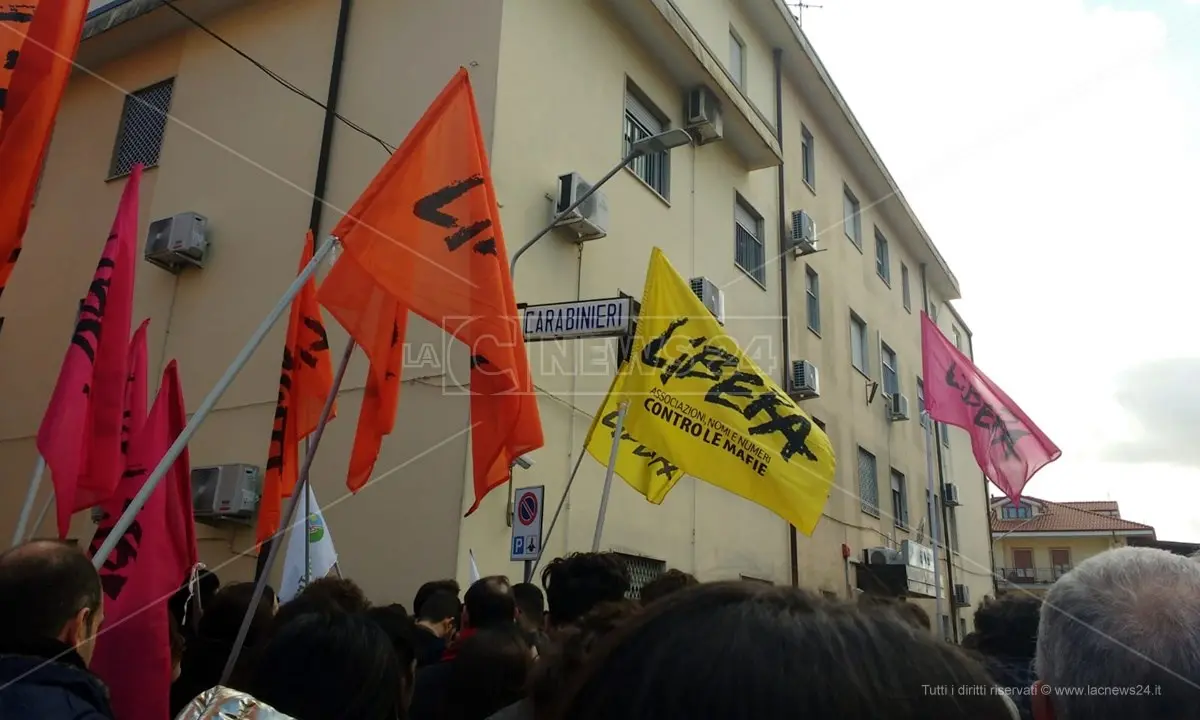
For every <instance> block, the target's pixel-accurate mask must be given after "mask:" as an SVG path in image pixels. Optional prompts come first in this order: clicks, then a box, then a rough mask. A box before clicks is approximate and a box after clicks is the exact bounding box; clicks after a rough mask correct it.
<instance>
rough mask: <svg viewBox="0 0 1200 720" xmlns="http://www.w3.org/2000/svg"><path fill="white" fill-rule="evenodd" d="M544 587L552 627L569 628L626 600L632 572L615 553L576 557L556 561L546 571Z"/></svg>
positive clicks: (579, 554)
mask: <svg viewBox="0 0 1200 720" xmlns="http://www.w3.org/2000/svg"><path fill="white" fill-rule="evenodd" d="M542 587H544V588H546V602H547V604H548V605H549V610H550V622H551V624H553V625H565V624H567V623H571V622H575V621H576V620H578V619H579V618H581V617H583V616H584V615H585V614H586V613H587V612H588V611H589V610H591V609H592V608H594V607H596V606H597V605H599V604H600V603H605V602H616V601H618V600H621V599H622V598H624V597H625V593H627V592H629V570H628V569H627V568H626V567H625V563H624V561H622V560H621V558H620V556H618V555H617V554H615V553H591V552H589V553H572V554H570V555H568V556H566V557H561V558H554V559H553V560H551V561H550V564H549V565H547V566H546V568H545V569H544V570H542Z"/></svg>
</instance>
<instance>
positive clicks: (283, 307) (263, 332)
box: [92, 235, 337, 569]
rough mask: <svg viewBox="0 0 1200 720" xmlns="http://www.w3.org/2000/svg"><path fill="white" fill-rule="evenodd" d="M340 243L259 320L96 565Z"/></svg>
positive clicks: (327, 247)
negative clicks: (323, 261)
mask: <svg viewBox="0 0 1200 720" xmlns="http://www.w3.org/2000/svg"><path fill="white" fill-rule="evenodd" d="M336 244H337V238H335V237H334V236H332V235H330V236H329V237H328V238H327V239H326V240H325V242H324V243H323V244H322V245H321V248H320V249H319V250H317V252H316V254H315V255H313V258H312V260H310V261H309V262H308V265H306V266H304V269H303V270H301V271H300V274H299V275H297V276H296V278H295V279H294V280H293V281H292V284H291V286H289V287H288V289H287V290H286V291H284V293H283V297H281V298H279V302H278V303H276V304H275V307H274V308H272V309H271V312H269V313H268V314H267V317H266V318H265V319H264V320H263V321H262V323H261V324H259V326H258V329H257V330H255V331H254V334H253V335H251V336H250V340H248V341H247V342H246V345H245V347H243V348H242V350H241V352H239V353H238V354H237V357H236V358H234V360H233V363H232V364H231V365H230V366H229V368H228V369H226V370H225V374H224V375H222V376H221V379H220V380H218V381H217V384H216V385H215V386H213V389H212V390H210V391H209V393H208V396H207V397H205V398H204V400H203V401H202V402H201V403H200V407H199V408H197V409H196V412H195V413H194V414H193V415H192V417H191V419H190V420H188V424H187V427H185V428H184V429H183V432H181V433H179V437H177V438H175V442H174V443H172V444H171V447H170V448H168V449H167V454H166V455H164V456H163V458H162V460H160V461H159V463H158V467H156V468H154V472H152V473H150V477H148V478H146V482H145V483H144V484H143V485H142V489H141V490H139V491H138V494H137V495H135V496H134V497H133V500H132V501H131V502H130V503H129V507H127V508H125V512H124V513H122V514H121V517H119V518H117V522H116V524H115V525H113V528H112V532H110V533H109V535H108V537H107V538H105V539H104V544H103V545H101V546H100V549H99V550H97V551H96V554H95V555H94V556H93V557H92V565H94V566H95V567H96V568H97V569H99V568H100V567H101V566H103V565H104V561H105V560H107V559H108V556H109V555H111V554H112V551H113V549H114V548H116V546H117V543H118V542H120V541H121V538H122V537H124V535H125V533H126V531H128V530H129V526H130V525H132V524H133V519H134V518H135V517H137V514H138V511H140V510H141V509H142V506H143V505H145V504H146V501H147V500H149V499H150V495H151V494H153V492H154V488H155V487H157V486H158V483H159V482H160V481H161V480H162V479H163V477H165V476H166V474H167V472H168V471H169V470H170V469H171V466H172V465H173V464H174V463H175V460H176V458H178V457H179V456H180V454H182V453H183V450H184V448H186V447H187V444H188V443H189V442H190V441H191V439H192V436H193V435H195V434H196V430H198V429H199V428H200V424H201V423H202V422H204V420H205V419H206V418H207V417H208V414H209V413H211V412H212V410H213V408H214V407H215V406H216V404H217V401H218V400H220V399H221V396H222V395H224V394H225V391H226V390H228V389H229V386H230V385H232V384H233V380H234V378H236V377H237V376H238V373H240V372H241V371H242V368H243V367H245V366H246V363H247V362H248V361H249V360H250V356H252V355H253V354H254V352H255V351H256V350H258V346H259V345H262V342H263V340H265V339H266V337H267V333H269V332H271V328H272V327H274V325H275V323H276V322H278V321H279V318H280V316H282V315H283V313H284V312H285V311H287V309H288V308H289V307H290V306H291V304H292V300H294V299H295V298H296V296H297V295H298V294H300V289H301V288H302V287H304V284H305V283H307V282H308V279H309V278H311V277H312V276H313V274H314V273H316V271H317V266H318V265H319V264H320V262H321V260H323V259H324V258H325V256H326V255H328V254H329V253H330V252H331V251H332V250H333V247H334V245H336Z"/></svg>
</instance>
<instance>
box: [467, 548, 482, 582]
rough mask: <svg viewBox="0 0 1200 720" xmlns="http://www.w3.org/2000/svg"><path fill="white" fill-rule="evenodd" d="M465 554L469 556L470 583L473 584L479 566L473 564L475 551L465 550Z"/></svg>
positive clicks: (476, 577) (476, 578) (477, 577)
mask: <svg viewBox="0 0 1200 720" xmlns="http://www.w3.org/2000/svg"><path fill="white" fill-rule="evenodd" d="M467 554H469V555H470V556H471V584H472V585H474V584H475V581H476V580H478V579H479V566H478V565H476V564H475V551H474V550H467Z"/></svg>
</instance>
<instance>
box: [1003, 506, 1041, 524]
mask: <svg viewBox="0 0 1200 720" xmlns="http://www.w3.org/2000/svg"><path fill="white" fill-rule="evenodd" d="M1000 512H1001V514H1000V517H1002V518H1004V519H1005V520H1026V519H1028V518H1031V517H1033V508H1031V507H1029V506H1028V505H1026V504H1025V503H1021V504H1020V505H1005V506H1004V508H1003V509H1002V510H1001V511H1000Z"/></svg>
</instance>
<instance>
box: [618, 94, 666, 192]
mask: <svg viewBox="0 0 1200 720" xmlns="http://www.w3.org/2000/svg"><path fill="white" fill-rule="evenodd" d="M665 129H666V121H665V120H664V119H663V116H662V113H660V112H658V111H657V110H655V109H654V108H653V107H652V106H651V105H650V103H649V102H648V101H647V100H645V99H643V97H642V96H641V94H640V93H638V92H637V90H636V89H635V88H634V87H633V86H632V85H629V86H627V87H626V90H625V152H626V153H628V152H629V149H630V148H631V147H632V146H633V144H634V143H635V142H637V141H638V140H644V139H646V138H648V137H650V136H651V135H658V134H659V133H661V132H662V131H663V130H665ZM670 153H671V151H670V150H663V151H662V152H656V153H650V154H648V155H642V156H641V157H637V158H634V159H633V160H630V161H629V164H628V165H626V167H627V168H629V169H630V170H631V171H633V174H634V175H637V176H638V177H640V178H641V179H642V180H643V181H645V183H646V184H647V185H649V186H650V188H651V189H652V190H654V192H656V193H658V194H659V195H661V196H662V197H663V199H667V198H669V197H670V196H671V160H670V158H671V155H670Z"/></svg>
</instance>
